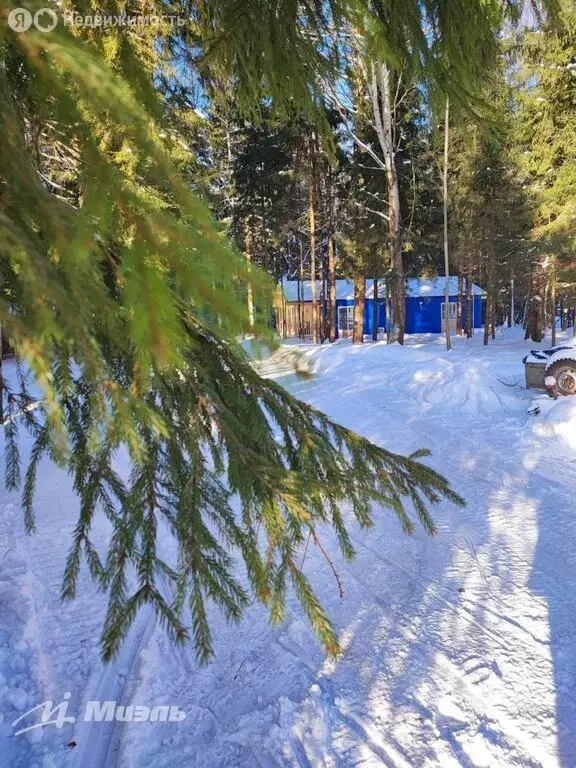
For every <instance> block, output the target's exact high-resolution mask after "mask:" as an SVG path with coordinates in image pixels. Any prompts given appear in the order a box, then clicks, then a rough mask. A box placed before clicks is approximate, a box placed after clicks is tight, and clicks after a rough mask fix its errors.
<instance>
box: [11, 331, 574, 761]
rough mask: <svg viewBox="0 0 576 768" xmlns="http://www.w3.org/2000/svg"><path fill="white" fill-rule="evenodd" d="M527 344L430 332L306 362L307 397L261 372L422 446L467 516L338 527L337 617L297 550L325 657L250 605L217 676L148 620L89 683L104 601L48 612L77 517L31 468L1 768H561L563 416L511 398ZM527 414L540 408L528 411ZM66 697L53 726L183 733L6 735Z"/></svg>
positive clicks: (325, 581)
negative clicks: (336, 652) (335, 642)
mask: <svg viewBox="0 0 576 768" xmlns="http://www.w3.org/2000/svg"><path fill="white" fill-rule="evenodd" d="M558 343H570V344H571V343H573V342H572V339H567V338H566V337H562V336H560V338H559V341H558ZM534 346H535V345H534V344H532V343H530V342H524V341H523V340H522V338H521V335H520V334H519V332H518V331H517V330H511V331H502V332H501V334H500V335H499V337H498V339H497V340H496V341H495V342H492V343H491V344H490V346H489V347H488V349H486V350H484V349H483V348H482V345H481V339H480V336H477V337H475V338H474V339H473V340H472V341H467V340H464V339H456V340H455V342H454V349H453V351H452V352H451V353H446V352H445V350H444V348H443V343H442V339H440V338H438V337H433V336H432V337H431V336H428V337H410V338H409V339H408V344H407V346H406V347H405V348H401V347H399V346H397V345H394V346H392V347H387V346H386V345H385V344H384V343H378V344H366V345H365V346H364V347H352V345H351V344H350V343H349V342H342V343H338V344H336V345H333V346H324V347H322V348H320V349H318V348H316V349H313V348H311V347H305V346H304V347H302V348H301V349H302V351H303V354H304V357H305V358H308V359H309V360H308V362H309V364H310V366H311V367H312V368H313V369H315V370H316V371H317V373H316V375H315V376H314V377H313V378H312V379H310V380H304V379H302V378H299V377H297V376H295V375H291V374H290V371H289V368H288V367H287V365H286V363H285V362H282V355H283V354H284V355H285V354H286V353H285V351H284V352H283V351H282V350H281V353H280V355H279V356H275V357H273V358H271V359H269V360H267V361H265V362H264V363H263V368H264V371H265V372H266V373H267V375H270V376H276V377H278V378H279V380H280V381H282V382H284V383H285V385H286V386H288V387H289V388H290V389H291V391H292V392H294V393H295V394H297V395H298V396H299V397H301V398H303V399H305V400H307V401H309V402H311V403H312V404H314V405H315V406H317V407H319V408H321V409H323V410H324V411H326V412H327V413H328V414H329V415H330V416H332V417H333V418H335V419H336V420H338V421H340V422H341V423H343V424H345V425H346V426H349V427H352V428H353V429H355V430H357V431H358V432H360V433H362V434H363V435H366V436H367V437H369V438H370V439H372V440H374V441H377V442H379V443H381V444H382V445H385V446H386V447H388V448H391V449H392V450H395V451H399V452H404V453H406V452H410V451H413V450H415V449H416V448H421V447H428V448H430V449H431V450H432V452H433V453H432V457H431V458H430V459H429V461H430V462H431V463H432V464H433V466H434V467H436V468H437V469H439V470H440V471H441V472H442V473H444V474H445V475H447V476H448V477H449V478H450V479H451V481H452V483H453V485H454V487H455V488H456V490H457V491H459V492H460V493H461V494H462V495H463V496H464V497H465V498H466V500H467V502H468V506H467V507H466V509H464V510H460V509H456V508H454V507H452V506H451V505H448V504H445V505H442V506H441V507H440V508H439V509H438V510H437V512H436V521H437V524H438V528H439V533H438V536H436V537H435V538H428V537H426V536H425V535H424V534H423V533H422V532H421V531H418V532H417V533H416V534H415V535H414V536H412V537H406V536H404V535H403V534H402V533H401V532H400V530H399V526H398V524H397V522H396V520H395V519H394V517H393V515H392V513H390V512H388V511H385V510H380V511H376V514H375V526H374V528H373V529H371V530H368V531H358V530H357V529H355V531H354V542H355V545H356V547H357V551H358V556H357V558H356V560H355V561H354V562H353V563H352V564H344V563H342V562H340V561H338V560H337V561H336V564H337V568H338V570H339V572H340V574H341V576H342V580H343V585H344V597H343V599H340V597H339V594H338V589H337V586H336V584H335V583H334V580H333V575H332V573H331V571H330V568H329V566H328V565H327V563H326V560H325V559H324V558H323V556H322V555H321V553H319V552H315V551H313V549H312V548H311V549H310V550H309V551H308V553H307V557H306V566H305V567H306V569H307V573H308V574H309V575H310V577H311V579H312V581H313V582H314V584H315V586H316V587H317V589H318V591H319V593H320V595H321V597H322V599H323V601H324V604H325V605H326V607H327V608H328V609H329V610H330V613H331V615H332V617H333V619H334V621H335V623H336V625H337V626H338V628H339V630H340V633H341V639H342V645H343V648H344V651H343V654H342V656H341V657H340V658H338V659H336V660H329V659H327V658H326V657H325V655H324V654H323V652H322V651H321V649H320V647H319V646H318V644H317V642H316V641H315V639H314V637H313V635H312V633H311V631H310V630H309V629H308V627H307V625H306V622H305V620H304V619H303V617H302V615H301V612H300V610H299V609H298V607H297V605H296V602H295V601H291V604H290V607H289V611H288V617H287V621H286V624H285V625H284V626H283V627H281V628H271V627H270V626H269V624H268V620H267V616H266V614H265V612H264V611H263V610H262V609H261V608H260V607H253V608H252V609H251V610H249V611H248V612H247V614H246V617H245V619H244V621H243V622H242V623H241V624H240V626H238V627H236V626H233V627H230V626H228V625H227V624H226V623H225V621H224V620H223V619H222V618H221V617H220V616H219V615H218V614H214V616H213V622H214V625H215V627H216V629H215V646H216V658H215V659H214V661H213V662H212V663H211V664H210V665H208V666H207V667H203V668H198V666H197V665H196V662H195V660H194V654H193V652H192V651H191V650H190V649H188V650H184V651H182V650H175V649H174V648H172V647H171V646H170V643H169V642H168V640H167V638H166V637H165V636H164V634H163V632H162V630H161V629H160V628H158V627H157V626H156V625H155V622H154V618H153V617H152V616H151V615H150V613H147V612H143V613H142V614H141V615H140V616H139V617H138V620H137V622H136V625H135V626H134V628H133V631H132V633H131V635H130V637H129V638H128V640H127V642H126V643H125V644H124V646H123V649H122V652H121V654H120V656H119V658H118V659H117V660H116V661H115V662H114V663H113V664H111V665H109V666H108V667H103V666H102V665H101V663H100V660H99V654H98V634H99V628H100V624H101V620H102V615H103V610H104V599H103V597H102V596H101V595H100V594H98V593H97V591H96V589H95V587H94V586H93V584H92V583H91V581H90V580H89V578H88V577H87V576H86V574H84V575H83V577H82V579H81V583H80V585H79V590H78V599H77V601H76V602H74V603H67V604H61V603H60V601H59V589H60V583H61V577H62V572H63V568H64V562H65V558H66V553H67V548H68V545H69V541H70V532H71V530H72V528H73V526H74V522H75V516H76V514H77V502H76V500H75V498H74V496H73V494H72V491H71V488H70V484H69V482H68V480H67V478H66V477H65V476H63V475H62V473H60V472H58V471H57V470H55V469H54V468H53V467H51V466H50V465H49V464H47V463H46V464H44V465H43V467H42V474H41V479H40V482H39V492H38V504H37V509H38V533H37V534H36V535H35V536H33V537H25V536H24V534H23V523H22V519H21V514H20V512H19V509H18V502H17V498H16V497H15V496H10V495H7V494H6V493H4V495H3V498H2V501H3V506H2V507H1V515H0V765H1V766H14V768H16V767H23V768H33V766H38V768H40V767H41V766H42V768H44V767H45V766H46V767H47V766H57V767H58V768H70V767H71V766H77V767H78V768H80V767H81V768H115V767H116V766H122V768H124V766H134V767H135V768H147V767H148V766H150V768H162V767H163V766H165V767H166V768H168V767H170V768H173V766H176V765H178V766H182V767H183V768H187V767H188V766H191V767H194V768H201V767H202V768H219V767H220V766H225V767H226V768H228V767H229V766H230V767H235V766H238V767H239V768H240V767H242V768H244V767H247V768H248V767H249V768H252V766H255V767H257V766H261V767H262V768H264V767H265V768H273V767H278V766H300V767H301V768H311V766H314V768H316V767H317V766H326V767H330V768H340V767H346V768H348V766H362V767H363V768H375V767H376V766H398V767H399V768H404V767H405V766H414V767H415V768H436V767H437V766H441V767H442V768H453V767H454V768H455V767H456V766H466V767H467V768H468V767H472V766H473V767H474V768H481V767H482V768H488V767H490V768H491V767H492V766H562V767H563V768H572V767H573V766H576V515H575V512H576V509H575V505H574V498H575V491H576V398H573V400H574V402H573V401H572V400H571V399H564V400H559V401H557V402H553V401H551V400H548V399H547V398H546V396H543V395H541V394H538V393H534V392H527V391H526V390H525V389H524V377H523V366H522V362H521V359H522V357H523V355H524V354H525V353H526V351H527V350H528V349H530V348H531V347H534ZM291 348H293V347H291ZM300 364H301V365H302V364H303V363H302V361H301V363H300ZM535 400H537V401H538V402H539V403H540V412H539V413H538V414H537V415H529V414H528V412H527V411H528V407H529V406H530V405H532V404H533V403H534V401H535ZM23 450H24V447H23ZM98 535H99V536H100V540H101V542H103V541H104V540H105V537H106V535H107V532H106V528H105V526H102V527H101V529H99V534H98ZM329 541H330V539H329V535H328V534H327V535H326V538H325V543H329ZM332 543H333V544H334V542H332ZM66 692H69V693H70V697H69V700H68V703H69V707H68V714H69V715H74V714H76V713H78V712H80V711H81V710H82V705H83V703H84V702H86V701H87V700H90V699H100V700H106V699H109V700H116V701H118V702H120V703H122V704H128V703H133V704H143V705H148V706H155V705H162V704H171V705H177V706H178V707H180V709H181V710H183V711H184V712H185V713H186V719H185V720H184V721H182V722H164V723H162V722H157V723H122V722H109V723H108V722H105V723H84V722H76V723H70V724H68V725H66V726H64V727H63V728H62V729H58V728H56V727H54V726H46V727H45V728H44V729H42V730H40V729H38V730H34V731H30V732H29V733H28V734H22V735H20V736H14V735H13V728H12V726H11V723H12V721H13V720H14V719H16V718H17V717H19V716H20V715H21V714H22V713H23V712H25V711H26V710H28V709H29V708H30V707H32V706H34V705H35V704H38V703H40V702H42V701H44V700H47V699H51V700H53V701H54V703H55V704H56V703H58V702H61V701H63V700H64V699H63V697H64V695H65V693H66ZM70 743H75V746H67V745H68V744H70Z"/></svg>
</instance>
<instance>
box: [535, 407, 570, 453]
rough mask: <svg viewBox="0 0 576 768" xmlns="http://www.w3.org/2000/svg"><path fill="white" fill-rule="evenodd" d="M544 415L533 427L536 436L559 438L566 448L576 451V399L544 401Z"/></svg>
mask: <svg viewBox="0 0 576 768" xmlns="http://www.w3.org/2000/svg"><path fill="white" fill-rule="evenodd" d="M541 408H542V410H544V413H543V415H542V417H541V418H540V420H539V421H537V422H536V424H535V426H534V431H535V432H536V434H537V435H540V436H543V437H559V438H561V439H562V441H563V442H564V443H566V445H567V446H568V448H572V449H573V450H576V397H564V398H560V399H558V400H550V401H544V402H543V403H542V406H541Z"/></svg>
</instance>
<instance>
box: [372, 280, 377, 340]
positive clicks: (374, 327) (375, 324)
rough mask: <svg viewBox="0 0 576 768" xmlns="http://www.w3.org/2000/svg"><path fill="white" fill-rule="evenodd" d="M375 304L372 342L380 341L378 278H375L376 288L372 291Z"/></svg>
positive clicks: (373, 304) (373, 305)
mask: <svg viewBox="0 0 576 768" xmlns="http://www.w3.org/2000/svg"><path fill="white" fill-rule="evenodd" d="M372 296H373V299H374V301H373V303H372V341H378V278H377V277H375V278H374V286H373V289H372Z"/></svg>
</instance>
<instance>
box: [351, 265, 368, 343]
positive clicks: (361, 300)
mask: <svg viewBox="0 0 576 768" xmlns="http://www.w3.org/2000/svg"><path fill="white" fill-rule="evenodd" d="M365 304H366V278H365V277H364V275H355V276H354V329H353V331H352V342H353V343H354V344H363V343H364V307H365Z"/></svg>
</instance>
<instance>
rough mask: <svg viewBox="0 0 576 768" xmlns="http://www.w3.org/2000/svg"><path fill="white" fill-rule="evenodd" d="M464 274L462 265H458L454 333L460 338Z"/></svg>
mask: <svg viewBox="0 0 576 768" xmlns="http://www.w3.org/2000/svg"><path fill="white" fill-rule="evenodd" d="M463 294H464V274H463V272H462V265H461V264H459V265H458V298H457V299H456V333H457V334H458V336H462V305H463V303H464V295H463Z"/></svg>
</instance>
